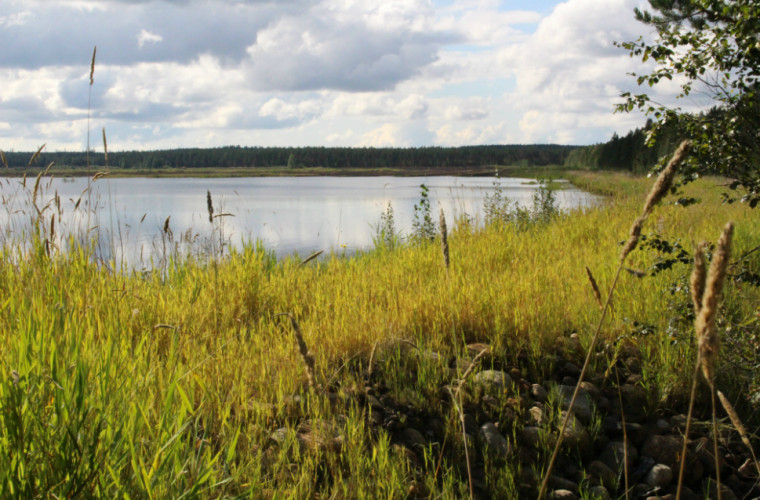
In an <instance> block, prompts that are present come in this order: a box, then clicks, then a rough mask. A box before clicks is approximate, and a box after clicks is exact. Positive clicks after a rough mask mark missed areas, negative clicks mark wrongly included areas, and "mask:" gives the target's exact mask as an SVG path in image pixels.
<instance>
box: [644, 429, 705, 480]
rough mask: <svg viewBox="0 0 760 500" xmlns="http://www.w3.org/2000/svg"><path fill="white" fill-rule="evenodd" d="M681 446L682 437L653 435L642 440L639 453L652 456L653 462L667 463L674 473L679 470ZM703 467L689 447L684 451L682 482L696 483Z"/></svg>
mask: <svg viewBox="0 0 760 500" xmlns="http://www.w3.org/2000/svg"><path fill="white" fill-rule="evenodd" d="M682 448H683V438H682V437H680V436H671V435H664V436H663V435H653V436H649V438H648V439H647V440H646V441H645V442H644V444H643V445H642V447H641V454H642V455H645V456H648V457H652V458H653V459H654V460H655V462H657V463H659V464H664V465H667V466H668V467H670V468H671V470H672V471H673V473H674V475H676V474H677V471H679V470H680V465H681V464H680V461H679V460H680V456H681V450H682ZM703 474H704V467H703V466H702V463H701V462H700V461H699V460H698V459H697V457H696V455H695V453H694V452H693V451H691V449H689V450H687V453H686V467H685V468H684V478H683V480H684V483H685V484H690V485H691V484H697V483H699V481H700V480H701V479H702V475H703ZM676 477H677V476H676Z"/></svg>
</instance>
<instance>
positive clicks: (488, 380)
mask: <svg viewBox="0 0 760 500" xmlns="http://www.w3.org/2000/svg"><path fill="white" fill-rule="evenodd" d="M473 382H475V383H476V384H478V385H480V386H483V387H484V388H486V389H495V390H498V391H503V390H506V389H508V388H509V386H511V385H512V379H511V378H510V376H509V375H507V374H506V373H504V372H503V371H501V370H483V371H481V372H478V373H477V374H476V375H475V377H473Z"/></svg>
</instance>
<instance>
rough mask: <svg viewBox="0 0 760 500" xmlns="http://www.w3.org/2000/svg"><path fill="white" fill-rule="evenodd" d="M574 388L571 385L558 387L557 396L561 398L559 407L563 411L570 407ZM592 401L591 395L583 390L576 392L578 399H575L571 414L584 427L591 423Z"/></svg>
mask: <svg viewBox="0 0 760 500" xmlns="http://www.w3.org/2000/svg"><path fill="white" fill-rule="evenodd" d="M574 392H575V387H574V386H571V385H561V386H559V395H560V398H561V405H562V409H563V410H567V409H568V408H569V407H570V401H571V400H572V399H573V393H574ZM593 405H594V403H593V401H592V400H591V395H590V394H589V393H588V391H587V390H585V389H579V390H578V397H577V398H576V399H575V405H574V406H573V413H575V416H576V417H578V418H579V419H580V421H581V422H583V424H584V425H588V424H589V422H591V417H592V415H593Z"/></svg>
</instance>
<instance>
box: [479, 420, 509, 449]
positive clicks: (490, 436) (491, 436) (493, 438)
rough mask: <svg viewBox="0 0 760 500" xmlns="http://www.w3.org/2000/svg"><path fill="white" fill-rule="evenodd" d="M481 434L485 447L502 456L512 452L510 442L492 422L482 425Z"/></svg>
mask: <svg viewBox="0 0 760 500" xmlns="http://www.w3.org/2000/svg"><path fill="white" fill-rule="evenodd" d="M480 436H481V437H482V438H483V442H484V444H485V448H486V449H487V450H488V451H490V452H491V453H493V454H495V455H497V456H499V457H502V458H505V457H507V456H509V455H510V454H511V447H510V446H509V442H508V441H507V440H506V439H505V438H504V436H502V435H501V433H500V432H499V428H498V427H496V426H495V425H494V424H492V423H491V422H488V423H486V424H483V425H482V426H481V427H480Z"/></svg>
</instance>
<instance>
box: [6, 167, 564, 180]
mask: <svg viewBox="0 0 760 500" xmlns="http://www.w3.org/2000/svg"><path fill="white" fill-rule="evenodd" d="M45 170H46V169H42V168H35V167H28V168H8V169H5V170H4V171H2V170H0V176H3V177H23V176H27V177H34V176H37V175H38V174H39V173H40V172H45ZM47 172H48V174H49V175H54V176H56V177H91V176H94V175H96V174H101V175H107V176H108V177H315V176H316V177H329V176H335V177H377V176H393V177H422V176H449V175H450V176H461V177H490V176H494V175H499V176H501V177H530V178H533V177H540V176H548V177H559V176H562V174H563V173H564V172H567V169H564V168H563V167H561V166H558V165H549V166H540V167H538V166H533V167H530V166H516V165H511V166H501V165H500V166H496V165H484V166H481V167H415V168H390V167H389V168H328V167H306V168H287V167H208V168H204V167H200V168H176V167H166V168H158V169H123V168H114V167H107V166H104V165H99V166H92V167H90V168H81V167H65V166H64V167H58V166H56V165H53V166H52V167H51V168H50V169H47Z"/></svg>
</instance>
